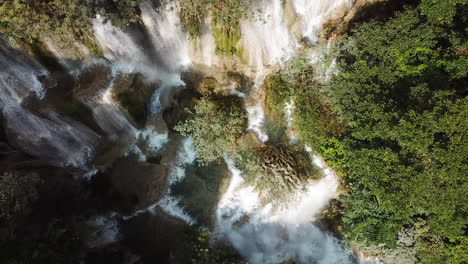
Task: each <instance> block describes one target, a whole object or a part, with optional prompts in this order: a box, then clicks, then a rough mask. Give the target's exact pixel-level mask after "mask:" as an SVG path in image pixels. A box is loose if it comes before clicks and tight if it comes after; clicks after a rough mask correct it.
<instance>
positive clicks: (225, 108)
mask: <svg viewBox="0 0 468 264" xmlns="http://www.w3.org/2000/svg"><path fill="white" fill-rule="evenodd" d="M238 102H239V101H238V100H237V99H236V98H234V97H227V98H226V99H224V100H219V99H215V98H213V97H205V98H203V99H201V100H200V101H199V102H198V103H197V104H196V105H195V107H194V109H193V110H189V109H186V110H187V112H188V113H189V115H190V117H189V118H188V119H187V120H185V122H181V123H179V124H178V125H177V126H175V128H174V129H175V130H176V131H178V132H180V133H181V134H182V135H184V136H191V137H192V138H193V141H194V143H195V146H196V147H197V150H198V152H199V158H198V162H199V163H200V164H202V165H207V164H209V163H211V162H215V161H219V160H220V159H221V158H222V157H223V155H224V154H225V153H229V152H232V151H233V150H234V149H235V147H236V140H237V138H239V137H240V136H241V135H242V133H243V132H244V131H245V128H246V125H247V118H246V115H245V112H244V111H243V109H242V108H241V106H240V105H239V104H238Z"/></svg>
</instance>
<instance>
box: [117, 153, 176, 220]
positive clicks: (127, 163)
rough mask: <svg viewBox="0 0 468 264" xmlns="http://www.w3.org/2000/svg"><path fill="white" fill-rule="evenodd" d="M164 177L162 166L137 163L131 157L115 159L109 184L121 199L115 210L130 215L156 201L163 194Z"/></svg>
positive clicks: (164, 168)
mask: <svg viewBox="0 0 468 264" xmlns="http://www.w3.org/2000/svg"><path fill="white" fill-rule="evenodd" d="M166 176H167V169H166V167H164V166H162V165H159V164H151V163H147V162H138V161H137V160H136V157H132V156H128V157H122V158H119V159H117V160H116V161H115V163H114V166H113V168H112V170H111V172H110V183H111V185H112V187H113V188H114V190H115V191H116V192H118V193H119V194H120V197H121V198H122V199H121V201H122V204H119V205H118V208H117V210H118V211H119V212H121V213H122V214H123V215H131V214H133V213H134V212H135V211H137V210H140V209H143V208H146V207H148V206H149V205H151V204H153V203H155V202H156V201H158V200H159V199H160V198H161V197H162V195H163V193H164V189H165V184H166Z"/></svg>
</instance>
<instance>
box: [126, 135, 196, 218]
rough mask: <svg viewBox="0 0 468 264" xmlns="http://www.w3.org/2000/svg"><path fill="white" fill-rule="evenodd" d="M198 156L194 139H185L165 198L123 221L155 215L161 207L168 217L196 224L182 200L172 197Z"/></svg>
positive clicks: (170, 174) (170, 172)
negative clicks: (143, 215)
mask: <svg viewBox="0 0 468 264" xmlns="http://www.w3.org/2000/svg"><path fill="white" fill-rule="evenodd" d="M197 155H198V152H197V150H196V149H195V146H194V144H193V140H192V138H184V139H183V140H182V142H181V144H180V147H179V149H178V152H177V157H176V160H175V162H174V164H172V166H171V168H170V171H169V175H168V182H167V186H166V191H165V193H164V196H163V198H161V200H159V201H157V202H156V203H154V204H152V205H150V206H148V207H147V208H144V209H142V210H138V211H137V212H135V213H134V214H133V215H130V216H124V217H123V219H124V220H128V219H130V218H133V217H135V216H137V215H139V214H142V213H146V212H147V213H151V214H155V213H156V212H157V211H156V207H159V208H161V209H162V210H163V211H164V212H165V213H167V214H168V215H171V216H173V217H176V218H178V219H181V220H182V221H184V222H186V223H187V224H189V225H192V224H195V223H196V221H195V219H193V218H192V217H191V216H190V215H189V214H188V213H187V212H186V211H185V209H184V208H182V207H181V205H180V202H181V198H180V197H175V196H173V195H172V193H171V187H172V185H173V184H175V183H177V182H180V181H181V180H183V179H184V177H185V168H186V166H188V165H190V164H193V163H194V162H195V160H196V158H197Z"/></svg>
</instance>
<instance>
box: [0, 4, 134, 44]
mask: <svg viewBox="0 0 468 264" xmlns="http://www.w3.org/2000/svg"><path fill="white" fill-rule="evenodd" d="M139 2H140V0H124V1H111V0H99V1H96V0H95V1H91V0H78V1H68V0H67V1H61V0H52V1H38V0H11V1H1V2H0V32H4V33H6V34H8V35H9V36H10V37H12V38H14V39H17V40H22V41H25V42H29V43H32V42H34V41H42V40H44V38H48V37H52V38H54V39H57V40H58V41H59V42H60V43H63V45H64V46H66V47H67V48H73V47H74V45H73V44H74V42H75V41H76V40H78V41H80V42H82V43H83V44H85V45H86V46H87V47H89V48H90V49H91V50H93V51H95V52H97V50H98V48H97V46H96V43H95V41H94V34H93V30H92V24H91V19H93V18H94V17H95V16H96V14H100V15H101V16H103V17H104V18H106V19H110V20H111V21H112V23H113V24H115V25H119V26H123V25H127V24H128V23H129V22H134V21H136V19H137V16H138V12H139V11H138V3H139Z"/></svg>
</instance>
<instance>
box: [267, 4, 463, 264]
mask: <svg viewBox="0 0 468 264" xmlns="http://www.w3.org/2000/svg"><path fill="white" fill-rule="evenodd" d="M462 2H463V4H462ZM467 12H468V6H467V4H466V1H456V0H455V1H430V0H427V1H424V0H423V1H422V2H421V4H420V6H419V7H416V8H415V7H413V8H406V9H405V10H404V11H402V12H400V13H397V14H395V16H394V17H393V18H392V19H390V20H388V21H386V22H377V21H371V22H368V23H365V24H362V25H361V26H359V27H357V29H356V30H355V31H354V32H352V33H351V35H350V36H347V37H345V38H344V39H343V40H342V41H341V42H339V43H338V45H337V47H336V51H335V52H336V54H337V62H338V67H337V68H338V69H337V72H338V74H337V75H336V76H334V77H332V79H331V81H330V82H329V83H328V84H325V85H321V84H320V83H319V82H317V81H314V77H313V71H312V67H311V66H310V65H309V64H308V62H307V59H306V58H304V55H299V56H297V57H296V58H294V59H293V60H292V62H291V63H290V64H289V65H288V66H287V67H286V69H285V70H283V71H280V72H277V73H275V74H273V75H272V76H270V77H269V78H268V79H267V81H266V90H267V97H266V108H267V111H268V113H269V114H270V115H271V116H273V118H274V119H275V120H281V119H282V115H283V113H284V104H285V103H286V102H287V100H289V98H293V99H294V100H295V102H296V111H295V115H294V119H295V120H294V125H295V129H297V131H299V132H300V138H301V140H302V141H304V142H305V143H307V144H309V145H311V146H314V148H315V149H316V150H317V151H319V152H320V154H321V155H322V156H323V157H324V158H325V159H326V160H327V162H328V164H329V165H330V166H332V167H335V168H337V169H339V174H340V175H342V176H343V178H344V181H345V188H346V189H347V192H346V194H344V195H342V196H341V198H340V201H341V203H342V206H343V211H342V214H343V218H342V221H343V224H344V230H345V237H346V239H347V240H348V241H350V242H351V243H352V244H359V245H377V244H381V243H384V244H385V245H386V246H387V247H396V246H397V244H398V243H400V241H399V240H398V233H399V232H401V230H402V229H404V228H405V227H412V228H414V238H415V243H416V245H415V247H416V249H417V255H416V257H417V258H418V260H419V261H421V262H422V263H466V262H467V261H468V254H467V250H466V247H467V236H466V228H467V223H468V219H467V212H468V206H467V205H468V197H467V196H466V191H467V190H468V184H467V182H466V171H467V170H468V140H467V139H468V127H467V124H468V98H467V97H466V95H467V93H468V90H467V87H468V78H467V77H468V71H467V69H468V58H467V52H466V51H467V50H468V34H467V31H466V25H467V22H468V21H467V16H466V14H467ZM281 122H284V121H279V123H280V125H283V126H284V123H283V124H281Z"/></svg>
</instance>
